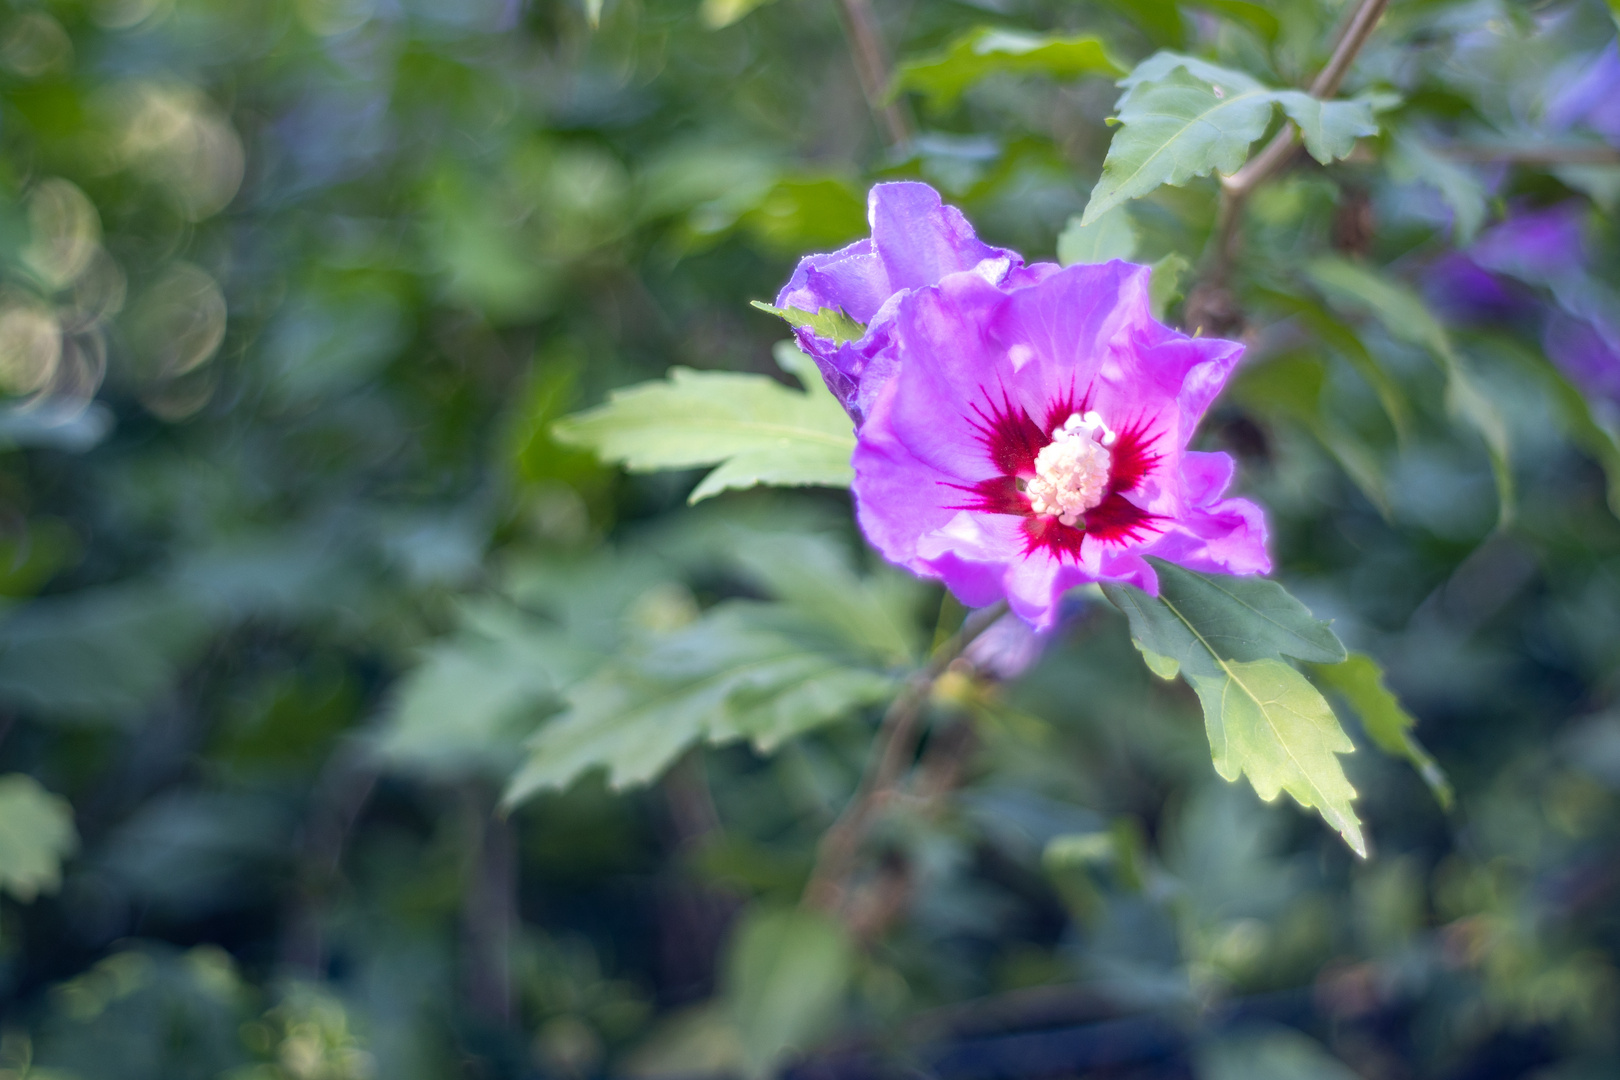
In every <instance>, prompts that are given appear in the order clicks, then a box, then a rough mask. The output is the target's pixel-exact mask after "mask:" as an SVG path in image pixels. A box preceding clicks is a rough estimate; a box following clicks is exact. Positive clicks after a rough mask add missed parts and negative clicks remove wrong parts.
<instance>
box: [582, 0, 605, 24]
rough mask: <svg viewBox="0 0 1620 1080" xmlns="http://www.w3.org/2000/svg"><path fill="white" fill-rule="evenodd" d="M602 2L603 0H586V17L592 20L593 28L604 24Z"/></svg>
mask: <svg viewBox="0 0 1620 1080" xmlns="http://www.w3.org/2000/svg"><path fill="white" fill-rule="evenodd" d="M602 2H603V0H585V18H586V20H588V21H589V22H590V24H591V29H592V30H595V29H596V28H597V27H599V26H601V25H602Z"/></svg>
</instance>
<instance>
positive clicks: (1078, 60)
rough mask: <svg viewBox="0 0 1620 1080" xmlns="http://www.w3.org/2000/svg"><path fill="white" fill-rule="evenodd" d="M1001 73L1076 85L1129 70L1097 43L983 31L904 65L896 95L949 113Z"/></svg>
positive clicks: (972, 32) (1090, 39) (1087, 39)
mask: <svg viewBox="0 0 1620 1080" xmlns="http://www.w3.org/2000/svg"><path fill="white" fill-rule="evenodd" d="M998 72H1008V73H1012V74H1020V75H1049V76H1051V77H1052V78H1054V79H1075V78H1079V77H1080V76H1082V75H1110V76H1118V75H1123V74H1124V73H1125V69H1124V67H1123V66H1121V65H1120V64H1119V62H1118V61H1116V60H1115V59H1114V58H1113V57H1112V56H1110V55H1109V53H1108V49H1107V47H1106V46H1105V45H1104V44H1103V42H1102V41H1101V40H1100V39H1098V38H1095V37H1064V36H1061V35H1055V34H1053V35H1048V34H1031V33H1027V32H1025V31H1021V30H999V29H996V28H994V27H988V26H981V27H979V28H977V29H975V30H970V31H968V32H967V33H966V34H963V35H962V36H961V37H959V38H957V39H956V40H954V41H952V42H951V43H950V44H949V45H947V46H946V47H945V49H944V50H943V51H942V52H939V53H936V54H934V55H933V56H927V57H923V58H921V59H917V60H907V61H905V62H903V63H902V64H901V65H900V68H899V70H898V71H897V72H896V73H895V79H894V87H893V90H892V92H893V93H900V92H903V91H906V90H915V91H917V92H919V93H922V94H924V95H926V96H927V98H928V101H929V104H930V105H931V106H933V107H934V108H936V109H944V108H948V107H950V106H951V105H952V104H954V103H955V101H956V99H957V98H959V97H960V96H961V95H962V91H964V90H966V89H967V88H968V87H970V86H972V85H973V84H974V83H976V82H978V81H979V80H980V79H983V78H984V77H985V76H987V75H991V74H995V73H998Z"/></svg>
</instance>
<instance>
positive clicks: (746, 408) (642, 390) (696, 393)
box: [552, 367, 855, 502]
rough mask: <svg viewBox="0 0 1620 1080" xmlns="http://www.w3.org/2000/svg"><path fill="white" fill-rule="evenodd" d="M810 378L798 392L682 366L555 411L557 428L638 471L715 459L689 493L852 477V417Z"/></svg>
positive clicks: (837, 483) (836, 482)
mask: <svg viewBox="0 0 1620 1080" xmlns="http://www.w3.org/2000/svg"><path fill="white" fill-rule="evenodd" d="M805 377H806V376H804V375H801V378H805ZM806 385H807V386H808V387H810V390H809V391H808V392H799V391H795V390H790V389H788V388H787V387H785V386H783V385H782V384H781V383H779V382H777V381H776V380H774V379H770V378H767V377H766V376H764V375H745V374H739V373H732V372H716V371H693V370H691V369H690V368H682V367H676V368H671V369H670V373H669V378H668V379H667V380H660V381H655V382H647V383H641V384H639V385H637V386H632V387H628V388H626V389H624V390H618V391H615V392H614V393H613V394H612V395H611V396H610V397H609V399H608V402H607V404H605V405H601V406H598V407H597V408H594V409H590V410H587V411H585V412H582V413H575V414H574V415H573V416H569V417H565V418H564V419H562V420H559V421H558V422H557V423H556V424H555V425H553V427H552V432H553V434H554V435H555V437H556V438H557V440H558V441H559V442H563V443H567V444H569V445H573V446H581V447H586V448H588V449H590V450H593V451H595V453H596V454H597V455H598V456H600V457H602V458H603V459H604V460H607V461H614V462H618V463H620V464H622V465H624V466H625V467H626V468H628V469H630V470H631V471H632V472H648V471H654V470H658V469H685V468H692V467H694V466H700V465H719V466H720V468H718V469H716V470H715V471H714V472H712V473H710V474H709V475H708V476H707V477H705V478H704V480H703V481H702V483H700V484H699V485H698V486H697V488H696V489H695V490H694V491H693V492H692V494H691V496H690V497H689V499H688V501H689V502H698V501H699V500H701V499H706V498H708V497H709V496H711V495H717V494H719V493H720V492H721V491H725V490H728V489H731V488H747V487H753V486H755V485H758V484H770V485H776V486H784V487H802V486H823V487H848V486H849V484H850V481H851V480H852V479H853V478H854V473H853V471H852V470H851V469H850V464H849V458H850V454H851V453H852V452H853V450H854V448H855V435H854V432H853V430H852V428H851V425H850V421H849V417H848V416H847V415H845V413H844V411H843V409H842V408H840V407H839V405H838V403H837V401H835V400H834V399H833V398H832V395H830V394H828V393H827V392H826V389H825V387H823V386H821V384H820V380H819V377H818V378H816V379H815V380H814V385H813V386H812V385H811V383H810V382H808V381H807V382H806Z"/></svg>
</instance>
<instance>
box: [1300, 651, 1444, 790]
mask: <svg viewBox="0 0 1620 1080" xmlns="http://www.w3.org/2000/svg"><path fill="white" fill-rule="evenodd" d="M1311 674H1313V675H1315V676H1316V680H1317V682H1320V683H1322V684H1323V685H1325V686H1326V687H1327V688H1328V689H1330V690H1333V691H1336V692H1337V693H1338V694H1339V695H1340V696H1341V697H1343V698H1344V700H1345V701H1346V702H1347V703H1348V704H1349V706H1350V707H1351V708H1352V709H1354V710H1355V712H1356V715H1357V716H1358V717H1360V718H1361V727H1362V729H1363V730H1364V731H1366V732H1367V737H1368V738H1369V739H1371V740H1372V741H1373V745H1375V746H1377V747H1378V748H1379V749H1380V750H1382V751H1384V753H1386V754H1390V755H1393V756H1394V757H1399V758H1405V759H1406V760H1407V761H1409V762H1411V763H1412V766H1413V767H1414V768H1416V769H1417V771H1418V775H1419V776H1421V777H1423V782H1424V783H1425V784H1428V785H1429V790H1430V791H1432V792H1433V793H1434V798H1435V801H1436V802H1438V803H1439V804H1440V805H1441V806H1442V807H1443V808H1445V809H1447V810H1449V809H1451V805H1452V802H1453V796H1452V791H1451V782H1450V781H1449V780H1447V779H1446V774H1445V773H1443V772H1441V771H1440V766H1438V765H1436V764H1435V761H1434V758H1432V757H1430V756H1429V752H1428V751H1427V750H1425V749H1424V748H1423V744H1422V743H1420V742H1418V741H1417V739H1416V738H1414V737H1413V735H1412V729H1413V728H1414V727H1416V726H1417V721H1416V720H1415V719H1414V718H1413V717H1412V714H1411V713H1409V712H1407V711H1406V710H1405V709H1403V708H1402V707H1401V703H1400V699H1398V698H1397V697H1396V696H1395V695H1394V694H1392V693H1391V692H1390V690H1389V687H1387V686H1385V685H1384V670H1383V668H1381V667H1379V666H1378V661H1376V660H1374V659H1373V658H1372V657H1370V656H1368V655H1366V654H1365V653H1351V654H1350V656H1349V658H1348V659H1346V660H1345V661H1344V663H1342V664H1332V665H1318V666H1313V667H1312V668H1311Z"/></svg>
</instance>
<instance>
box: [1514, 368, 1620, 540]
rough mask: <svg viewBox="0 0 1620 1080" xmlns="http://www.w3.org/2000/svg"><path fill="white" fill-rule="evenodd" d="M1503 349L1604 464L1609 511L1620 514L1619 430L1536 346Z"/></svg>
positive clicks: (1576, 439)
mask: <svg viewBox="0 0 1620 1080" xmlns="http://www.w3.org/2000/svg"><path fill="white" fill-rule="evenodd" d="M1494 344H1495V345H1496V346H1497V348H1498V349H1501V348H1502V346H1503V345H1504V344H1506V342H1504V341H1503V340H1502V339H1500V338H1499V339H1497V340H1496V341H1495V342H1494ZM1503 351H1505V352H1507V354H1508V355H1510V356H1512V357H1514V358H1515V359H1517V360H1518V361H1519V362H1520V363H1522V364H1524V365H1525V366H1526V367H1528V368H1529V369H1530V370H1531V371H1532V372H1533V373H1534V374H1535V375H1536V377H1538V378H1539V379H1540V380H1541V381H1542V383H1543V384H1544V385H1545V386H1546V387H1547V392H1548V394H1549V395H1550V396H1551V398H1552V404H1553V408H1554V410H1555V411H1556V412H1557V415H1558V419H1559V422H1560V423H1561V425H1562V426H1563V429H1564V433H1565V434H1566V435H1567V436H1568V437H1569V439H1570V441H1571V442H1573V443H1574V444H1575V445H1576V446H1579V447H1580V448H1581V449H1582V450H1585V451H1586V452H1587V453H1588V454H1590V455H1591V456H1592V458H1593V460H1595V461H1596V462H1597V463H1598V464H1599V465H1601V466H1602V467H1603V474H1604V476H1605V477H1606V478H1607V480H1608V485H1607V496H1608V503H1609V510H1610V512H1611V513H1613V514H1614V515H1615V516H1616V517H1620V432H1617V431H1616V430H1615V428H1614V427H1613V426H1612V425H1611V424H1610V423H1608V422H1607V421H1606V420H1604V419H1601V418H1600V417H1599V414H1598V413H1596V412H1594V411H1593V409H1592V404H1593V402H1592V398H1590V397H1589V396H1588V395H1586V394H1585V393H1582V391H1581V388H1580V387H1578V386H1576V385H1575V384H1574V383H1572V382H1570V381H1569V379H1568V377H1567V376H1565V375H1564V373H1563V372H1562V371H1560V370H1559V369H1558V366H1557V365H1556V364H1554V363H1553V362H1552V361H1550V360H1548V359H1547V357H1546V356H1545V355H1544V354H1543V353H1542V352H1541V351H1540V350H1539V349H1538V350H1531V349H1523V348H1507V349H1505V350H1503Z"/></svg>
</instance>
